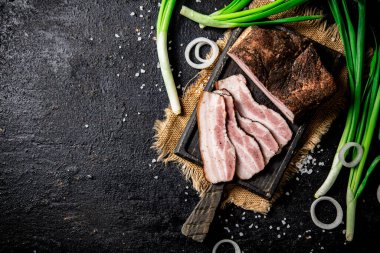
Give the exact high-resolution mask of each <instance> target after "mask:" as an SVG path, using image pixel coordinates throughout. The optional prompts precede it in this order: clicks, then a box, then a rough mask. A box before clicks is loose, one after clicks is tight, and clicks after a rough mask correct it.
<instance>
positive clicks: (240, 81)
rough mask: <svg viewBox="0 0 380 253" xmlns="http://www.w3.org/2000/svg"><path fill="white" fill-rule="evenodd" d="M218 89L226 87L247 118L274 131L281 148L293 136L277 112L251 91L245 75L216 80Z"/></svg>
mask: <svg viewBox="0 0 380 253" xmlns="http://www.w3.org/2000/svg"><path fill="white" fill-rule="evenodd" d="M215 87H216V89H219V90H220V89H226V90H228V92H229V93H230V94H231V95H232V97H233V99H234V101H235V108H236V110H237V111H238V112H239V114H240V115H241V116H243V117H245V118H248V119H251V120H253V121H257V122H260V123H261V124H263V125H264V126H265V127H266V128H268V129H269V131H270V132H271V133H272V135H273V137H274V138H275V139H276V141H277V143H278V144H279V146H280V148H282V147H284V146H285V145H286V144H287V143H288V142H289V140H290V139H291V138H292V135H293V133H292V131H291V129H290V128H289V126H288V124H287V123H286V121H285V119H284V118H283V117H282V116H281V115H280V114H278V113H277V112H275V111H273V110H271V109H269V108H267V107H266V106H264V105H260V104H258V103H257V102H256V101H255V100H254V99H253V97H252V95H251V92H250V91H249V89H248V87H247V85H246V80H245V78H244V76H243V75H240V74H239V75H233V76H230V77H228V78H225V79H223V80H220V81H218V82H216V84H215Z"/></svg>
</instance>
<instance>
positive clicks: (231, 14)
mask: <svg viewBox="0 0 380 253" xmlns="http://www.w3.org/2000/svg"><path fill="white" fill-rule="evenodd" d="M308 1H309V0H288V1H286V0H277V1H275V2H271V3H269V4H266V5H263V6H260V7H257V8H253V9H249V10H243V11H240V10H241V9H242V8H244V7H245V6H246V5H247V4H248V1H245V0H241V1H236V0H234V1H232V2H231V3H230V4H229V5H228V6H226V7H225V8H223V9H221V10H219V11H216V12H214V13H212V14H210V15H205V14H202V13H199V12H196V11H194V10H192V9H190V8H188V7H186V6H182V9H181V12H180V13H181V15H183V16H185V17H187V18H188V19H190V20H193V21H194V22H197V23H199V24H200V26H201V27H202V28H203V27H205V26H209V27H215V28H235V27H248V26H251V25H275V24H276V25H277V24H283V23H290V22H300V21H306V20H313V19H320V18H322V16H320V15H313V16H296V17H289V18H280V19H276V20H263V19H265V18H267V17H269V16H272V15H275V14H278V13H281V12H284V11H287V10H290V9H292V8H294V7H296V6H299V5H301V4H304V3H306V2H308Z"/></svg>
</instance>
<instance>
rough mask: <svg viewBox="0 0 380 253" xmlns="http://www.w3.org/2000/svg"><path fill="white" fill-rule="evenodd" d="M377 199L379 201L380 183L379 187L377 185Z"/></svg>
mask: <svg viewBox="0 0 380 253" xmlns="http://www.w3.org/2000/svg"><path fill="white" fill-rule="evenodd" d="M377 201H379V203H380V184H379V187H377Z"/></svg>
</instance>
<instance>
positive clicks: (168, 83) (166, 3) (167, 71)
mask: <svg viewBox="0 0 380 253" xmlns="http://www.w3.org/2000/svg"><path fill="white" fill-rule="evenodd" d="M175 2H176V0H162V2H161V7H160V11H159V13H158V18H157V53H158V60H159V63H160V68H161V73H162V77H163V79H164V83H165V88H166V92H167V93H168V96H169V101H170V105H171V108H172V111H173V113H174V114H177V115H178V114H180V113H181V105H180V102H179V98H178V94H177V88H176V85H175V82H174V78H173V73H172V70H171V67H170V62H169V55H168V47H167V40H168V29H169V23H170V19H171V16H172V13H173V9H174V6H175Z"/></svg>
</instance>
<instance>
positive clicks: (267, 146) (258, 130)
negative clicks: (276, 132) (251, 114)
mask: <svg viewBox="0 0 380 253" xmlns="http://www.w3.org/2000/svg"><path fill="white" fill-rule="evenodd" d="M237 119H238V124H239V126H240V127H241V129H243V130H244V132H246V133H247V134H249V135H251V136H254V137H255V139H256V140H257V142H258V143H259V146H260V149H261V151H262V153H263V156H264V160H265V163H266V164H267V163H268V162H269V160H270V159H271V158H272V157H273V156H275V155H276V154H277V153H279V152H280V146H278V143H277V141H276V140H275V139H274V137H273V135H272V134H271V132H270V131H269V130H268V128H266V127H265V126H264V125H262V124H261V123H259V122H256V121H252V120H250V119H247V118H243V117H242V116H240V115H239V114H237Z"/></svg>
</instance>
